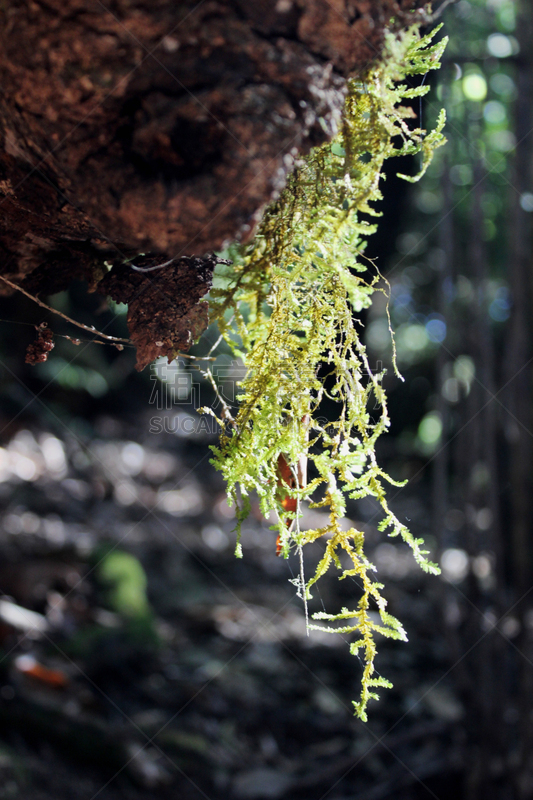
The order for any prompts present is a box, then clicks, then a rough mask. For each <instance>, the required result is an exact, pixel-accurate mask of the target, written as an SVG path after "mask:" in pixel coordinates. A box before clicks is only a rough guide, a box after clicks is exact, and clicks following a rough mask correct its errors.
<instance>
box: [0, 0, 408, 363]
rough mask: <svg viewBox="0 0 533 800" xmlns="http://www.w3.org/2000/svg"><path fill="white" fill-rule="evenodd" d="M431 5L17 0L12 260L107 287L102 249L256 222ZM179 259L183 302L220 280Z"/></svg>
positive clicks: (39, 287) (194, 327)
mask: <svg viewBox="0 0 533 800" xmlns="http://www.w3.org/2000/svg"><path fill="white" fill-rule="evenodd" d="M422 7H423V3H422V2H421V1H420V0H372V1H370V0H277V2H275V0H254V2H247V0H200V2H191V0H184V1H183V2H181V3H180V2H176V0H150V2H148V0H105V2H100V0H29V1H28V0H7V2H5V3H3V4H2V6H1V8H0V17H1V19H0V28H1V31H2V32H1V34H0V48H1V51H0V82H1V86H2V95H1V97H0V207H1V208H0V272H1V274H4V275H6V276H7V277H10V278H12V279H14V280H17V281H19V282H22V284H23V285H24V287H25V288H26V289H27V290H28V291H33V292H46V293H48V294H50V293H53V292H56V291H59V290H61V289H64V288H65V287H66V286H67V285H68V283H69V282H70V280H71V279H72V278H74V277H77V278H80V277H84V278H86V279H87V280H88V281H89V283H90V284H91V285H92V287H93V288H95V286H96V284H97V283H98V282H99V281H100V280H101V279H102V278H103V277H104V274H105V272H106V267H104V263H103V262H104V260H106V261H107V262H108V264H111V265H112V267H113V268H115V266H117V265H120V264H122V262H123V261H124V260H125V259H126V258H130V257H131V256H133V255H137V254H138V253H139V252H143V253H150V254H153V255H154V256H155V255H160V256H163V257H164V258H163V260H165V258H167V259H168V258H174V257H175V258H177V259H179V258H180V257H182V256H191V255H193V254H194V253H198V254H200V255H203V254H205V253H209V252H212V251H214V250H217V249H219V248H221V247H222V246H223V245H224V243H225V242H228V241H231V240H234V239H235V238H239V237H240V238H246V237H249V236H251V235H252V234H253V231H254V228H255V226H256V224H257V222H258V220H259V219H260V217H261V214H262V211H263V209H264V208H265V206H266V204H267V203H268V202H270V201H271V200H272V199H273V198H275V197H276V195H277V194H278V193H279V192H280V190H281V189H282V188H283V186H284V183H285V179H286V176H287V174H288V172H289V171H290V170H291V169H292V167H293V164H294V161H295V158H296V157H297V156H298V154H300V153H305V152H307V151H308V150H309V149H310V148H311V147H312V146H313V145H316V144H318V143H320V142H323V141H324V140H326V139H327V138H328V137H331V136H332V135H333V134H334V133H335V131H336V128H337V125H338V121H339V118H340V113H341V108H342V103H343V97H344V86H345V79H346V77H347V76H348V75H349V74H353V73H354V72H357V71H362V70H364V69H365V68H366V66H367V65H368V64H369V63H370V62H371V61H372V60H374V59H376V58H377V57H378V56H379V54H380V52H381V49H382V44H383V36H384V32H385V30H386V29H387V28H388V27H390V26H391V25H394V26H397V27H398V28H400V27H405V26H406V25H407V24H409V23H412V22H414V21H416V20H419V19H420V15H422V14H423V13H424V12H423V10H422ZM393 19H394V22H392V20H393ZM153 263H157V262H156V261H154V262H153ZM179 263H180V265H181V266H180V274H181V275H182V278H183V276H184V274H185V272H186V271H187V270H189V271H190V272H191V275H194V276H195V278H194V280H192V284H194V286H195V287H196V288H195V289H194V290H193V291H191V292H190V294H186V292H187V291H188V288H187V286H188V284H187V281H185V282H183V280H181V283H180V285H181V286H182V289H180V288H179V287H178V285H176V284H175V281H174V277H173V273H172V271H171V273H172V274H171V273H168V276H169V281H168V290H167V291H166V294H167V296H168V304H169V305H172V303H173V302H174V300H175V297H176V296H175V294H174V292H181V294H180V297H179V307H180V308H181V309H182V316H183V317H184V316H185V315H187V314H188V313H189V311H190V309H191V308H192V307H193V306H194V305H195V304H196V303H197V302H198V299H199V298H198V291H197V289H198V286H199V285H200V284H202V285H203V287H204V291H206V290H207V288H208V281H204V280H201V281H200V282H198V281H197V280H196V276H197V274H198V270H197V267H196V266H194V264H193V262H192V261H181V262H179ZM212 264H213V262H212V260H211V261H206V262H205V269H204V273H205V270H206V269H208V268H209V267H210V266H212ZM120 274H121V275H123V274H125V272H124V270H122V271H121V272H120ZM137 277H138V276H137ZM145 283H146V286H148V285H149V284H150V281H148V280H146V281H145ZM158 283H159V284H162V281H161V280H158ZM119 285H120V279H119V278H118V275H117V276H116V278H115V279H114V280H112V281H108V283H107V284H106V286H107V287H108V289H109V291H110V292H111V295H112V296H113V297H115V298H116V299H119V296H122V295H123V294H124V292H123V291H122V290H121V289H120V288H118V287H119ZM140 291H141V294H142V293H143V291H144V290H143V289H142V287H141V288H140ZM159 291H161V286H160V290H159ZM184 293H185V294H184ZM202 314H203V312H202ZM200 316H201V314H199V313H197V312H195V313H194V314H193V317H192V318H194V322H191V327H190V328H189V330H190V331H191V334H192V336H194V335H197V334H198V332H199V328H201V325H200V323H199V320H200ZM133 317H135V322H134V321H133ZM170 317H171V318H170V319H169V325H173V324H174V323H175V321H176V316H175V313H173V314H171V315H170ZM204 317H205V314H204ZM192 318H191V319H192ZM139 320H140V317H139V315H132V319H131V320H130V322H131V324H132V329H131V330H130V333H131V335H132V338H133V339H134V340H136V341H141V339H142V340H143V341H144V340H145V339H146V336H147V335H148V334H147V330H146V329H144V328H143V324H142V323H141V322H140V321H139ZM182 321H183V324H184V325H185V324H186V323H185V318H184V319H183V320H182ZM203 324H205V320H204V323H203ZM139 325H140V326H141V328H143V330H141V331H138V330H137V327H138V326H139ZM180 336H181V335H180ZM163 338H164V337H163ZM178 338H180V337H178ZM181 338H183V337H181ZM188 339H189V340H191V336H189V337H188ZM143 360H144V359H143Z"/></svg>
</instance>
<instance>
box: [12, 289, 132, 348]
mask: <svg viewBox="0 0 533 800" xmlns="http://www.w3.org/2000/svg"><path fill="white" fill-rule="evenodd" d="M0 280H2V281H4V283H7V285H8V286H11V288H12V289H16V290H17V291H18V292H22V294H23V295H25V296H26V297H29V299H30V300H33V302H34V303H37V305H39V306H41V308H46V310H47V311H51V312H52V314H57V316H58V317H62V318H63V319H64V320H66V321H67V322H70V324H71V325H76V327H78V328H81V329H82V330H84V331H88V332H89V333H94V334H96V335H97V336H101V337H102V339H106V340H107V341H108V342H113V343H115V342H116V343H121V344H133V342H132V341H131V339H121V338H119V337H118V336H108V335H107V334H106V333H101V331H97V330H96V328H95V327H94V326H89V325H84V324H83V322H76V320H75V319H71V318H70V317H67V315H66V314H63V312H62V311H58V310H57V309H55V308H51V307H50V306H48V305H47V304H46V303H43V301H42V300H39V298H38V297H35V296H34V295H33V294H30V293H29V292H27V291H26V290H25V289H23V288H22V287H21V286H18V285H17V284H16V283H13V282H12V281H10V280H9V279H8V278H4V276H3V275H0Z"/></svg>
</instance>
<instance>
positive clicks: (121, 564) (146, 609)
mask: <svg viewBox="0 0 533 800" xmlns="http://www.w3.org/2000/svg"><path fill="white" fill-rule="evenodd" d="M98 577H99V578H100V580H101V581H102V582H103V583H104V584H107V585H108V586H109V587H110V588H109V604H110V606H111V608H112V609H113V610H114V611H116V612H117V613H119V614H122V615H123V616H125V617H129V618H132V619H145V618H148V617H150V614H151V611H150V605H149V603H148V598H147V596H146V586H147V579H146V573H145V571H144V569H143V568H142V565H141V563H140V561H139V560H138V559H136V558H135V556H133V555H131V553H126V552H124V551H123V550H114V551H113V552H111V553H108V554H107V555H106V556H105V557H104V558H103V560H102V562H101V563H100V565H99V567H98Z"/></svg>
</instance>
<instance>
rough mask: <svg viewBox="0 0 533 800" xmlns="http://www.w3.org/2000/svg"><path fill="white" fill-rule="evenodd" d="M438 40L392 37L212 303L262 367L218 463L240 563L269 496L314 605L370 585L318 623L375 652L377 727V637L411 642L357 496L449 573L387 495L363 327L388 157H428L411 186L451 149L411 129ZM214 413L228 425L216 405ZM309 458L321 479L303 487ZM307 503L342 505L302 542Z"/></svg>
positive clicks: (313, 474)
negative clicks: (390, 603) (317, 557)
mask: <svg viewBox="0 0 533 800" xmlns="http://www.w3.org/2000/svg"><path fill="white" fill-rule="evenodd" d="M437 30H438V29H437ZM435 33H436V31H434V32H433V33H432V34H430V35H428V36H425V37H421V36H420V34H419V31H418V29H417V28H412V29H411V30H409V31H407V32H405V33H404V34H403V35H401V36H399V37H393V36H392V35H391V36H390V37H389V39H388V42H387V48H386V53H385V56H384V58H383V60H382V62H381V63H380V64H378V65H377V66H375V67H373V68H372V69H371V70H370V71H369V72H368V73H367V74H366V75H364V76H359V77H358V78H357V79H352V80H350V81H349V82H348V88H347V96H346V103H345V110H344V116H343V122H342V127H341V131H340V133H339V135H338V136H337V137H336V139H335V140H334V141H333V143H328V144H325V145H323V146H321V147H318V148H316V149H314V150H313V151H312V152H311V153H310V155H309V156H308V157H306V158H305V159H304V160H301V161H299V162H298V163H297V165H296V169H295V171H294V173H293V174H292V175H291V177H290V178H289V180H288V183H287V187H286V189H285V190H284V191H283V193H282V194H281V196H280V197H279V199H278V200H277V201H276V202H275V203H274V204H273V205H272V206H270V207H269V208H268V209H267V211H266V213H265V215H264V218H263V221H262V223H261V226H260V228H259V231H258V233H257V235H256V237H255V238H254V240H253V242H252V243H251V244H249V245H247V246H243V247H234V248H233V250H232V256H233V257H234V263H233V266H232V267H230V268H224V270H221V271H220V272H219V273H218V274H217V276H216V278H217V280H216V282H215V288H214V289H213V290H212V292H211V294H210V307H211V318H212V320H213V321H216V322H217V323H218V326H219V329H220V332H221V336H222V337H223V338H224V339H225V341H226V342H227V343H228V345H229V346H230V348H231V350H232V352H233V354H234V355H235V356H236V357H239V358H241V359H242V360H243V362H244V364H245V366H246V368H247V374H246V377H245V378H244V379H243V380H242V381H241V383H240V391H239V409H238V412H237V414H236V416H235V417H233V416H232V414H231V411H230V409H229V408H228V407H227V405H225V403H224V401H223V398H221V397H219V400H220V401H221V403H222V413H221V414H220V419H219V422H220V423H221V425H222V426H223V433H222V436H221V440H220V445H219V446H218V447H216V448H213V450H214V459H213V463H214V464H215V466H216V467H217V468H218V469H220V470H221V471H222V473H223V474H224V477H225V479H226V482H227V487H228V495H229V497H230V499H231V501H232V502H233V503H234V504H235V507H236V515H237V536H238V541H237V554H238V555H240V554H241V553H240V544H239V538H240V526H241V524H242V521H243V520H244V519H245V518H246V515H247V513H248V510H249V495H250V493H251V492H256V493H257V495H258V497H259V502H260V507H261V511H262V513H263V514H264V515H265V517H267V516H268V515H269V514H270V513H271V512H274V514H275V517H276V520H277V522H276V524H275V525H274V528H275V529H276V530H277V531H278V534H279V540H280V544H281V550H282V554H283V556H284V557H285V558H287V557H288V556H289V553H290V552H291V550H296V551H299V553H300V559H301V560H300V563H301V565H302V570H301V575H300V579H299V581H298V586H299V593H300V595H301V596H302V598H303V599H304V600H305V602H306V603H307V600H308V599H309V598H311V593H310V592H311V589H312V587H313V585H314V584H315V583H316V582H317V580H318V579H319V578H321V577H322V576H323V575H324V574H325V573H326V572H327V571H328V570H329V569H330V567H331V566H334V567H336V568H337V569H338V570H340V572H341V575H340V577H341V579H342V578H345V577H347V576H353V577H354V578H355V579H356V581H357V583H358V585H359V586H360V587H361V597H360V599H359V601H358V603H357V606H356V608H355V609H354V610H348V609H346V608H343V609H342V610H341V611H340V612H339V613H332V614H326V613H319V614H314V615H313V619H314V620H315V621H323V622H325V623H326V624H325V626H318V625H310V627H311V628H320V629H321V630H326V631H331V632H338V633H353V634H355V635H356V637H357V638H356V640H355V641H354V642H353V644H352V645H351V651H352V653H354V654H358V653H359V651H361V653H362V656H363V659H364V662H365V666H364V671H363V676H362V692H361V698H360V701H359V702H358V703H355V704H354V705H355V712H356V714H357V715H358V716H359V717H360V718H361V719H363V720H366V706H367V703H368V700H369V699H371V698H374V699H377V695H376V693H375V691H373V690H374V689H376V688H378V687H388V686H390V683H388V681H386V680H385V679H383V678H381V677H378V678H376V677H375V668H374V659H375V655H376V645H375V634H376V633H379V634H382V635H384V636H388V637H390V638H394V639H402V640H406V635H405V632H404V630H403V628H402V626H401V624H400V623H399V622H398V620H397V619H395V618H394V617H392V616H391V615H390V614H388V613H387V611H386V600H385V599H384V598H383V596H382V595H381V590H382V588H383V587H382V584H380V583H376V582H375V581H374V580H373V579H372V577H371V576H372V573H373V572H374V571H375V567H374V566H373V564H371V563H370V562H369V560H368V559H367V557H366V556H365V553H364V550H363V545H364V534H363V533H362V532H361V531H358V530H356V529H355V528H353V527H351V528H349V530H343V526H342V525H341V521H342V519H343V517H344V515H345V498H346V497H350V498H355V499H358V498H363V497H366V496H368V495H372V496H374V497H375V498H376V499H377V500H378V502H379V503H380V505H381V507H382V509H383V512H384V518H383V520H382V522H381V523H380V526H379V528H380V530H382V531H388V533H389V535H390V536H400V537H401V538H402V539H403V540H404V541H405V542H406V543H407V544H408V545H409V546H410V547H411V548H412V551H413V554H414V557H415V559H416V560H417V562H418V563H419V564H420V566H421V567H422V569H424V570H426V571H428V572H433V573H436V572H438V568H437V566H436V565H435V564H432V563H431V562H430V561H428V560H427V558H426V556H427V551H426V550H423V549H421V546H422V544H423V542H422V541H421V540H420V539H415V538H414V537H413V536H412V534H411V533H410V532H409V530H408V529H407V528H406V527H405V526H404V525H402V524H401V523H400V522H399V520H398V519H397V518H396V517H395V516H394V514H393V513H392V512H391V511H390V509H389V507H388V505H387V501H386V497H385V489H384V483H390V484H393V485H395V486H398V485H402V484H398V483H395V482H394V481H393V480H392V479H391V478H390V477H389V476H388V475H386V474H385V472H384V471H383V470H382V469H381V468H380V466H379V465H378V463H377V460H376V454H375V446H376V440H377V439H378V437H379V436H380V435H381V434H382V433H384V432H385V431H386V430H387V428H388V426H389V417H388V413H387V405H386V397H385V393H384V390H383V388H382V384H381V382H382V377H383V373H380V374H376V373H373V372H372V370H371V368H370V364H369V361H368V358H367V354H366V351H365V347H364V345H363V344H362V342H361V338H360V322H359V321H358V320H357V318H356V317H354V313H355V314H357V312H360V311H361V310H362V309H364V308H367V307H368V306H369V305H370V303H371V301H372V295H373V293H374V292H376V291H385V289H384V287H383V284H382V283H381V280H382V279H381V276H380V275H379V272H378V271H377V269H376V268H375V267H374V265H373V264H372V262H371V261H370V260H369V259H367V258H366V257H365V256H364V255H363V252H364V249H365V244H366V239H367V237H368V236H369V235H370V234H372V233H374V232H375V231H376V225H375V224H374V223H373V222H372V221H371V220H372V219H373V218H374V219H375V218H376V217H378V216H379V212H378V211H377V210H376V209H375V207H374V205H373V203H375V202H376V201H379V200H380V199H381V196H382V195H381V191H380V178H381V177H383V176H382V169H383V164H384V162H385V160H386V159H388V158H391V157H394V156H399V155H406V154H415V153H421V154H422V165H421V169H420V172H419V174H418V175H417V176H416V178H414V179H413V178H408V179H409V180H418V179H419V178H420V177H421V175H422V174H424V172H425V170H426V168H427V166H428V164H429V161H430V159H431V156H432V153H433V151H434V150H435V148H437V147H439V146H440V145H442V144H444V142H445V139H444V137H443V135H442V128H443V125H444V114H443V113H441V115H440V117H439V119H438V123H437V126H436V128H435V130H434V131H432V132H430V133H429V134H427V133H426V132H425V131H424V130H422V129H420V128H416V127H413V128H409V126H408V122H407V121H408V120H409V119H412V118H414V117H415V114H414V112H413V111H412V109H411V108H410V107H408V106H404V105H402V102H404V101H405V100H410V99H412V98H415V97H419V96H421V95H423V94H425V93H426V92H427V91H428V87H427V86H417V87H416V88H412V87H410V86H409V85H408V84H407V83H403V81H405V80H406V79H407V78H409V76H412V75H421V74H425V73H426V72H427V71H428V70H430V69H436V68H437V67H438V66H439V59H440V56H441V54H442V52H443V50H444V47H445V45H446V40H442V41H440V42H439V43H437V44H433V43H432V40H433V37H434V35H435ZM207 374H208V377H209V378H210V379H212V376H211V375H209V372H208V373H207ZM325 401H328V405H329V406H331V405H332V404H334V407H335V408H336V415H335V417H334V419H330V420H325V419H324V418H323V413H324V412H323V404H324V402H325ZM376 409H377V410H376ZM204 411H207V412H208V413H210V414H212V415H213V416H215V413H214V411H213V410H211V409H204ZM328 413H329V414H330V416H331V413H330V412H328ZM280 457H281V458H282V459H284V461H285V462H286V464H287V465H288V467H289V469H290V472H291V474H292V480H290V481H287V480H283V479H282V477H281V475H280V467H279V464H280ZM306 460H307V461H308V462H309V472H310V478H309V480H308V481H306V480H305V479H304V477H303V476H304V470H303V466H304V462H305V461H306ZM289 484H290V485H289ZM287 498H288V499H289V503H287ZM290 501H292V504H291V502H290ZM303 501H308V502H309V504H310V507H311V508H327V509H328V510H329V522H328V524H327V525H325V526H324V527H321V528H317V529H314V530H301V528H300V524H299V521H300V518H301V512H300V505H301V503H302V502H303ZM318 539H321V540H323V541H324V543H325V551H324V556H323V558H322V559H321V561H320V563H319V564H318V567H317V570H316V573H315V575H314V576H313V577H312V578H311V579H310V580H309V581H308V582H306V581H305V579H304V574H303V560H302V557H301V554H302V548H303V547H305V545H306V544H308V543H310V542H314V541H317V540H318ZM347 562H348V563H349V566H346V564H347ZM372 606H375V607H376V608H377V611H378V614H379V623H378V622H376V619H377V618H378V614H376V613H375V611H374V612H372V608H371V607H372ZM306 608H307V605H306Z"/></svg>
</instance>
